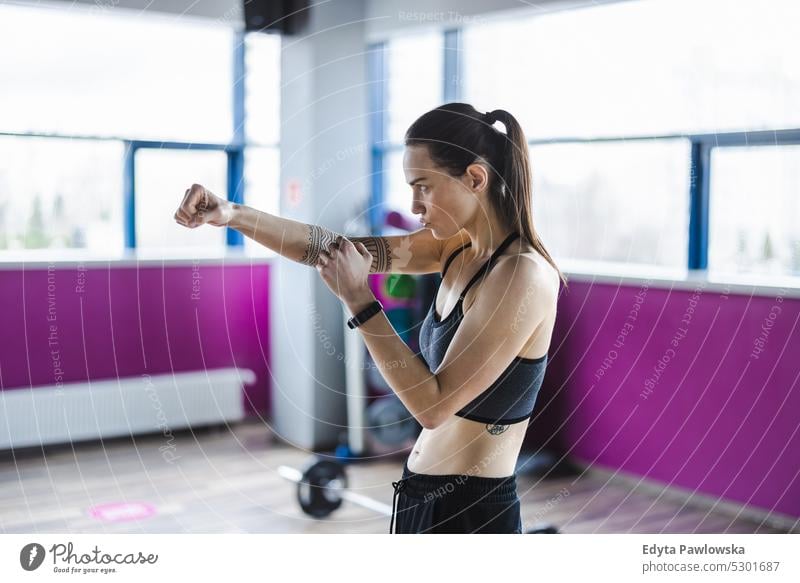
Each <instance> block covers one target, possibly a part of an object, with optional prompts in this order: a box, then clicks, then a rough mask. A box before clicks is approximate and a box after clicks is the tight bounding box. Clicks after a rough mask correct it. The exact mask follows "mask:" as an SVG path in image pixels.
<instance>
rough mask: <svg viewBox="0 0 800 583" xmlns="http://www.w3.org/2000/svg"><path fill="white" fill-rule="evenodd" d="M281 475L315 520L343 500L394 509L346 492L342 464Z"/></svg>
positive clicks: (324, 463)
mask: <svg viewBox="0 0 800 583" xmlns="http://www.w3.org/2000/svg"><path fill="white" fill-rule="evenodd" d="M278 474H279V475H280V476H281V477H283V478H285V479H287V480H289V481H290V482H294V483H296V484H297V501H298V502H299V503H300V508H301V509H302V510H303V512H305V513H306V514H308V515H309V516H313V517H314V518H325V517H327V516H329V515H330V514H331V513H332V512H333V511H334V510H337V509H338V508H339V507H340V506H341V505H342V501H343V500H347V501H348V502H352V503H353V504H357V505H358V506H362V507H363V508H367V509H369V510H372V511H374V512H377V513H378V514H382V515H384V516H391V515H392V507H391V506H389V505H388V504H384V503H383V502H378V501H377V500H373V499H372V498H370V497H369V496H364V495H363V494H358V493H357V492H351V491H350V490H348V489H347V473H346V471H345V468H344V466H343V465H342V464H340V463H338V462H334V461H330V460H313V461H312V462H311V463H309V464H308V465H307V466H306V468H305V470H304V471H302V472H301V471H300V470H297V469H295V468H292V467H289V466H279V467H278ZM526 534H558V529H557V528H556V527H555V526H553V525H552V524H549V523H546V522H540V523H537V524H535V525H534V526H533V527H532V528H530V529H528V530H527V531H526Z"/></svg>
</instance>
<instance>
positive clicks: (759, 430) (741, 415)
mask: <svg viewBox="0 0 800 583" xmlns="http://www.w3.org/2000/svg"><path fill="white" fill-rule="evenodd" d="M798 319H800V300H798V299H797V298H789V297H786V295H785V293H784V294H780V293H778V292H776V294H775V295H774V296H771V297H764V296H754V297H751V296H749V295H737V294H732V293H729V294H727V295H726V294H724V293H722V292H721V291H711V290H710V289H707V288H706V289H702V288H699V289H697V290H675V289H673V290H669V289H656V288H654V287H652V285H650V286H649V287H648V286H647V284H642V285H641V286H637V285H632V286H618V285H616V284H598V283H593V284H591V283H589V282H582V281H574V282H570V291H569V292H568V293H565V294H562V296H561V299H560V302H559V313H558V318H557V328H556V331H555V332H554V337H553V343H552V346H551V349H550V356H551V361H550V365H549V367H548V372H547V375H546V377H545V381H544V386H543V388H542V392H541V393H540V398H539V402H538V404H537V410H536V412H535V414H534V419H533V421H532V425H531V432H530V434H529V438H528V441H529V443H528V444H527V445H534V446H541V445H543V444H545V443H547V445H548V446H550V447H555V448H556V449H560V450H561V451H562V452H566V451H568V452H570V453H571V454H572V455H574V456H575V457H577V458H579V459H580V460H582V461H584V462H589V463H592V464H598V465H600V466H604V467H605V468H606V469H611V470H620V471H622V472H626V473H632V474H636V475H640V476H646V477H648V478H652V479H654V480H658V481H660V482H663V483H666V484H670V485H673V486H678V487H682V488H687V489H690V490H692V491H696V492H697V493H704V494H708V495H712V496H718V497H721V498H724V499H727V500H731V501H734V502H739V503H744V504H749V505H753V506H757V507H760V508H762V509H764V510H767V511H774V512H779V513H783V514H787V515H790V516H793V517H800V480H798V473H800V435H798V433H799V432H798V427H800V386H798V376H799V375H800V331H799V330H798V328H797V324H798ZM562 423H563V426H562Z"/></svg>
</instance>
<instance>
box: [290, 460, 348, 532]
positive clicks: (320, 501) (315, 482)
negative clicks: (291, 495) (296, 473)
mask: <svg viewBox="0 0 800 583" xmlns="http://www.w3.org/2000/svg"><path fill="white" fill-rule="evenodd" d="M339 488H341V489H345V488H347V475H346V474H345V471H344V466H342V465H341V464H339V463H337V462H333V461H329V460H319V461H313V462H311V463H310V464H309V465H308V467H307V468H306V470H305V471H304V472H303V477H302V479H301V480H300V481H299V482H298V483H297V501H298V502H299V503H300V508H302V509H303V512H305V513H306V514H308V515H309V516H313V517H314V518H325V517H326V516H328V515H329V514H330V513H331V512H333V511H334V510H336V509H337V508H339V506H341V505H342V498H341V496H340V495H339V493H338V489H339Z"/></svg>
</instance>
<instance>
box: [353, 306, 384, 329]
mask: <svg viewBox="0 0 800 583" xmlns="http://www.w3.org/2000/svg"><path fill="white" fill-rule="evenodd" d="M382 309H383V306H382V305H381V303H380V302H379V301H378V300H375V301H374V302H372V303H371V304H370V305H368V306H367V307H366V308H364V309H363V310H361V311H360V312H359V313H358V314H356V315H355V316H353V317H352V318H350V319H349V320H348V321H347V326H348V327H349V328H350V329H351V330H352V329H353V328H357V327H358V326H361V324H363V323H364V322H366V321H367V320H369V319H370V318H371V317H372V316H374V315H375V314H377V313H378V312H380V311H381V310H382Z"/></svg>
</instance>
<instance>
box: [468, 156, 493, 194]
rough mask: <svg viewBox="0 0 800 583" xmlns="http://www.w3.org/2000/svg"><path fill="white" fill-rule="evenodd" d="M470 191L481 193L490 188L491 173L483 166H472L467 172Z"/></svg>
mask: <svg viewBox="0 0 800 583" xmlns="http://www.w3.org/2000/svg"><path fill="white" fill-rule="evenodd" d="M465 174H466V180H467V186H468V187H469V188H470V190H473V191H475V192H481V191H483V190H486V188H487V187H488V186H489V172H488V170H487V169H486V166H484V165H483V164H478V163H477V162H476V163H474V164H470V165H469V166H467V169H466V171H465Z"/></svg>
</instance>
